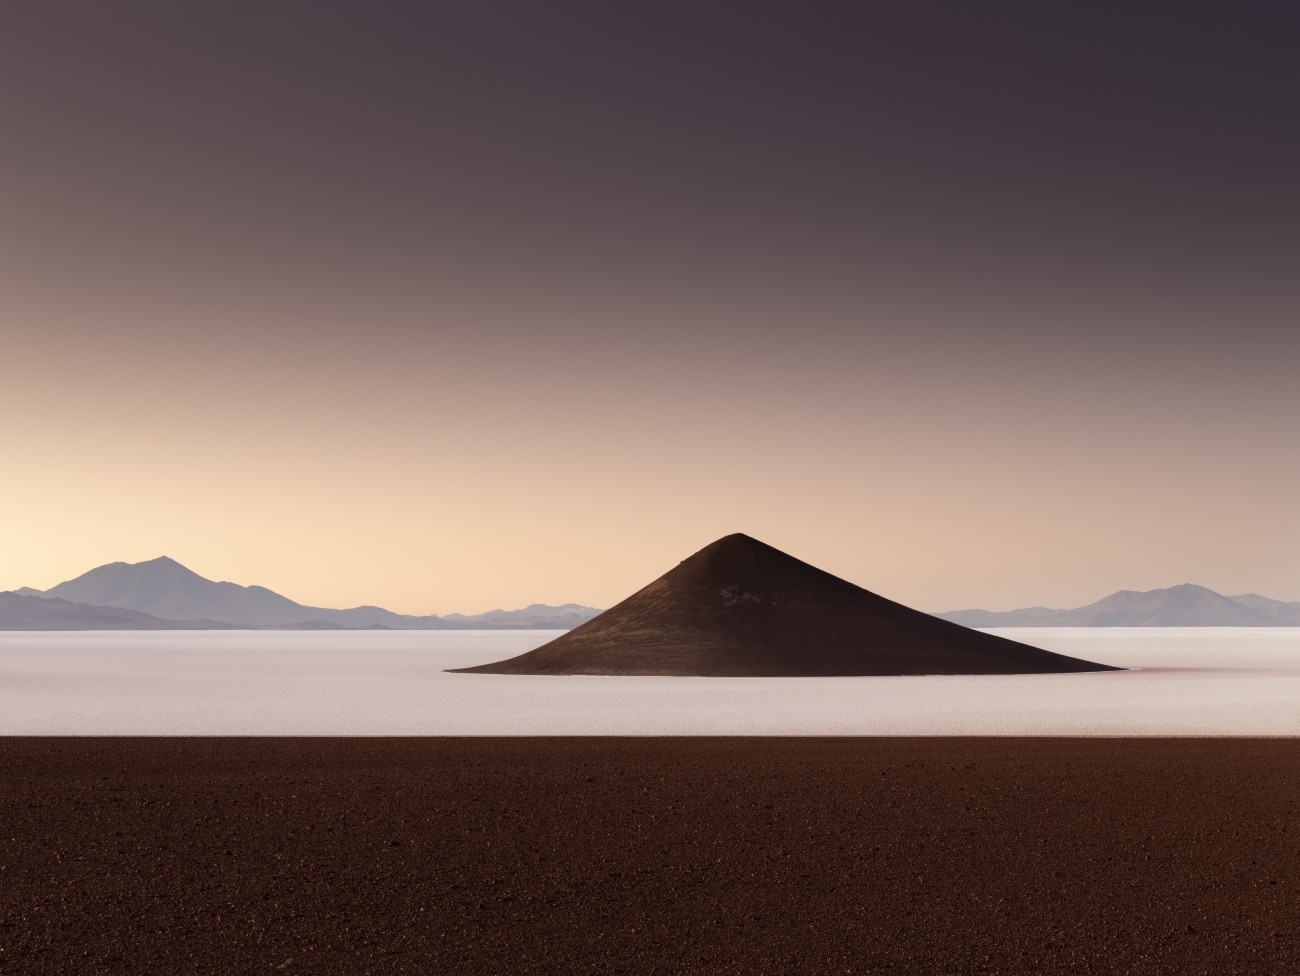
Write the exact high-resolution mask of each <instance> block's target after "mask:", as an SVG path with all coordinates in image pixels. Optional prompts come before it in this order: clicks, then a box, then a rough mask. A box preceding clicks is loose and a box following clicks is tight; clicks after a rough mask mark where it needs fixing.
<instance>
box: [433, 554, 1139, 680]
mask: <svg viewBox="0 0 1300 976" xmlns="http://www.w3.org/2000/svg"><path fill="white" fill-rule="evenodd" d="M456 670H457V671H461V672H466V673H478V674H627V675H683V676H685V675H696V676H706V677H727V676H730V677H800V676H803V677H815V676H833V675H904V674H918V675H919V674H1054V673H1064V672H1075V671H1114V670H1119V669H1116V668H1111V667H1108V666H1107V665H1103V664H1093V663H1091V662H1089V661H1081V660H1079V659H1077V658H1072V657H1066V656H1065V655H1062V654H1053V653H1052V652H1050V651H1044V650H1041V649H1040V648H1037V647H1031V646H1029V645H1028V644H1021V643H1018V642H1016V641H1011V640H1006V639H1005V638H1002V637H995V636H993V635H992V634H984V633H981V632H979V631H976V630H970V629H968V628H966V627H961V626H959V625H957V624H952V623H949V622H947V621H945V620H940V619H939V618H937V617H932V616H930V615H929V614H925V613H921V612H919V611H917V610H912V609H910V608H908V607H905V606H903V605H902V604H899V603H895V602H893V601H892V600H887V599H885V598H884V597H881V596H877V595H876V594H875V593H872V592H870V591H869V590H864V589H862V588H861V587H858V586H854V585H853V584H852V583H849V582H848V581H846V580H842V579H840V578H839V577H837V576H832V575H831V574H830V573H826V572H824V571H822V570H820V569H817V568H816V567H814V566H810V565H809V564H807V563H805V562H802V561H800V560H798V559H795V558H794V557H793V556H789V555H786V554H785V553H783V552H781V551H780V550H779V549H774V548H772V547H771V546H769V545H766V544H764V543H762V542H759V541H758V540H756V539H752V538H750V537H749V536H747V535H742V534H739V533H737V534H735V535H729V536H726V537H725V538H722V539H719V540H718V541H717V542H714V543H713V544H712V545H709V546H706V547H705V548H703V549H701V550H700V551H699V552H697V553H695V555H693V556H691V557H690V558H689V559H686V560H684V561H683V562H682V563H681V564H680V565H678V566H677V567H676V568H675V569H673V570H671V571H669V572H668V573H665V574H664V575H663V576H661V577H659V579H657V580H655V581H654V582H653V583H651V584H649V585H648V586H646V587H644V588H642V589H640V590H638V591H637V592H636V593H634V594H632V596H630V597H628V598H627V599H626V600H624V601H623V602H622V603H619V604H617V605H616V606H613V607H611V608H610V609H608V610H606V611H605V612H604V613H602V614H600V615H599V616H597V617H594V618H593V619H591V620H589V621H587V622H586V623H585V624H582V625H581V626H580V627H577V628H575V629H574V630H571V631H569V632H568V633H566V634H564V635H562V636H560V637H557V638H556V639H555V640H553V641H551V642H550V643H548V644H544V645H542V646H541V647H539V648H536V649H535V650H532V651H529V652H527V653H526V654H520V655H519V656H518V657H513V658H510V659H508V660H505V661H497V662H495V663H493V664H484V665H480V666H478V667H473V668H458V669H456Z"/></svg>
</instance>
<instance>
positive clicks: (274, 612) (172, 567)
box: [22, 556, 600, 630]
mask: <svg viewBox="0 0 1300 976" xmlns="http://www.w3.org/2000/svg"><path fill="white" fill-rule="evenodd" d="M22 595H27V596H33V597H38V598H39V597H45V598H49V597H57V598H60V599H64V600H68V601H71V602H72V603H79V604H87V605H91V606H99V607H116V608H119V609H124V610H135V611H139V612H141V613H146V614H149V615H151V616H154V617H159V618H162V619H163V620H167V621H172V622H175V623H181V622H193V621H220V622H222V623H225V624H233V625H237V626H241V627H307V628H314V629H321V628H335V627H338V628H379V627H383V628H390V629H394V630H457V629H462V628H464V629H476V630H487V629H493V630H550V629H556V630H559V629H566V628H569V627H575V626H577V625H578V624H580V623H582V622H584V621H586V620H590V619H591V618H592V617H594V616H595V615H596V614H597V613H599V612H600V611H598V610H596V609H593V608H591V607H583V606H579V605H577V604H574V603H568V604H565V605H564V606H560V607H550V606H545V605H543V604H533V605H532V606H530V607H527V608H525V609H523V610H490V611H488V612H487V613H482V614H474V615H465V614H449V615H448V616H446V617H440V616H437V615H436V614H431V615H429V616H424V617H422V616H409V615H406V614H399V613H393V612H392V611H391V610H385V609H383V608H382V607H370V606H363V607H353V608H351V609H347V610H334V609H329V608H326V607H310V606H304V605H303V604H301V603H296V602H294V601H293V600H290V599H289V598H288V597H284V596H281V595H280V594H278V593H275V592H274V591H272V590H268V589H267V588H266V587H264V586H240V585H239V584H237V583H228V582H220V583H218V582H215V581H213V580H210V579H206V578H205V577H203V576H200V575H199V574H198V573H195V572H193V571H192V570H189V569H187V568H185V567H184V566H182V565H181V564H180V563H178V562H176V560H174V559H169V558H168V557H166V556H160V557H159V558H157V559H150V560H147V561H146V562H140V563H124V562H116V563H108V564H107V565H104V566H99V567H97V568H95V569H92V570H90V571H89V572H87V573H83V574H82V575H80V576H78V577H76V578H75V579H71V580H67V581H66V582H63V583H60V584H58V585H57V586H54V587H51V588H50V589H49V590H46V591H44V592H42V591H41V590H34V589H31V588H30V587H24V588H23V590H22Z"/></svg>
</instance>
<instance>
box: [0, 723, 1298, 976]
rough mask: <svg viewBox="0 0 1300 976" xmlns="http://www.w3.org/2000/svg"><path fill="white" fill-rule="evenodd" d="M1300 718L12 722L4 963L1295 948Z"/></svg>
mask: <svg viewBox="0 0 1300 976" xmlns="http://www.w3.org/2000/svg"><path fill="white" fill-rule="evenodd" d="M1298 866H1300V740H1187V739H1184V740H1151V739H1148V740H1116V739H1073V740H1052V739H831V740H824V739H823V740H812V739H148V740H144V739H0V948H2V949H3V951H2V952H0V973H32V974H37V973H58V974H70V973H132V974H136V973H189V972H206V973H239V974H244V973H338V974H365V973H420V974H425V973H427V974H441V973H485V974H486V973H491V974H515V973H589V972H590V973H632V974H641V973H646V974H649V973H753V974H761V973H809V974H812V973H915V974H925V976H932V974H942V973H954V974H966V973H1024V974H1030V973H1033V974H1039V973H1106V974H1111V973H1116V974H1119V973H1171V974H1193V973H1207V974H1215V976H1220V974H1228V973H1259V974H1265V973H1269V974H1294V973H1300V871H1298V870H1297V868H1298Z"/></svg>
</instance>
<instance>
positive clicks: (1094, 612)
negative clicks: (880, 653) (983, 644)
mask: <svg viewBox="0 0 1300 976" xmlns="http://www.w3.org/2000/svg"><path fill="white" fill-rule="evenodd" d="M935 616H936V617H942V618H943V619H944V620H950V621H952V622H953V623H956V624H962V625H963V626H966V627H1296V626H1300V603H1297V602H1295V601H1292V602H1290V603H1285V602H1283V601H1281V600H1272V599H1269V598H1268V597H1266V596H1260V595H1259V594H1257V593H1244V594H1242V595H1240V596H1232V597H1228V596H1224V595H1223V594H1221V593H1215V592H1214V591H1213V590H1211V589H1207V588H1206V587H1204V586H1196V585H1195V584H1193V583H1183V584H1182V585H1181V586H1171V587H1169V588H1168V589H1163V590H1145V591H1137V590H1120V591H1119V592H1118V593H1112V594H1111V595H1110V596H1108V597H1105V598H1103V599H1101V600H1098V601H1097V602H1096V603H1090V604H1088V605H1087V606H1086V607H1076V608H1075V609H1073V610H1053V609H1050V608H1048V607H1025V608H1024V609H1021V610H1006V611H990V610H952V611H949V612H947V613H938V614H935Z"/></svg>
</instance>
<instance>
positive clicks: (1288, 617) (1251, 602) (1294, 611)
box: [1228, 593, 1300, 627]
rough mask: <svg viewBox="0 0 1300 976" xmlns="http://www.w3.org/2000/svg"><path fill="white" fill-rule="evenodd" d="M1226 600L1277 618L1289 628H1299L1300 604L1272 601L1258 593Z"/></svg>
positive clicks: (1244, 594) (1292, 601) (1293, 601)
mask: <svg viewBox="0 0 1300 976" xmlns="http://www.w3.org/2000/svg"><path fill="white" fill-rule="evenodd" d="M1228 599H1230V600H1232V601H1233V602H1234V603H1240V604H1241V605H1242V606H1243V607H1250V609H1252V610H1254V611H1256V612H1257V613H1263V614H1267V615H1268V616H1270V617H1277V618H1278V619H1279V620H1281V621H1282V622H1283V623H1285V624H1288V625H1290V626H1293V627H1300V602H1297V601H1295V600H1291V601H1290V602H1283V601H1282V600H1272V599H1269V598H1268V597H1266V596H1260V595H1259V594H1258V593H1241V594H1238V595H1237V596H1232V597H1229V598H1228Z"/></svg>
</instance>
